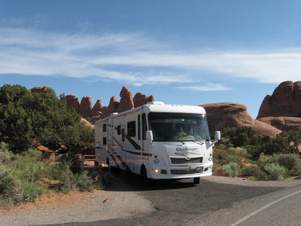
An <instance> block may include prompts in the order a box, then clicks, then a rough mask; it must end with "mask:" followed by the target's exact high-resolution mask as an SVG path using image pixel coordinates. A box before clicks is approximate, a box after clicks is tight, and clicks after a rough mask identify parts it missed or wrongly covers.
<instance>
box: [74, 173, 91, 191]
mask: <svg viewBox="0 0 301 226" xmlns="http://www.w3.org/2000/svg"><path fill="white" fill-rule="evenodd" d="M74 183H75V185H76V186H77V188H78V189H79V190H80V191H91V190H92V189H93V183H92V180H91V179H90V178H89V177H88V175H87V172H85V171H84V172H82V173H78V174H75V175H74Z"/></svg>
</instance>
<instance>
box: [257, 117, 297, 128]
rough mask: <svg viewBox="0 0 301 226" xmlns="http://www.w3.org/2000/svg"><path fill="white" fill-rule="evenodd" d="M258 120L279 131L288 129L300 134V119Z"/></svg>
mask: <svg viewBox="0 0 301 226" xmlns="http://www.w3.org/2000/svg"><path fill="white" fill-rule="evenodd" d="M259 120H260V121H262V122H265V123H267V124H270V125H272V126H274V127H276V128H278V129H281V130H285V129H287V128H289V129H294V130H298V131H300V132H301V117H286V116H284V117H262V118H259Z"/></svg>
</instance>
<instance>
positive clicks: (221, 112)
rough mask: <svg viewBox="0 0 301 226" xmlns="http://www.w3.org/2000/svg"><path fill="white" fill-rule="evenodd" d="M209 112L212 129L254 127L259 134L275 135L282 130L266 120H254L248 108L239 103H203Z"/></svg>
mask: <svg viewBox="0 0 301 226" xmlns="http://www.w3.org/2000/svg"><path fill="white" fill-rule="evenodd" d="M202 106H203V107H204V108H205V109H206V112H207V117H208V122H209V126H210V130H211V131H215V130H221V129H223V128H225V127H240V126H249V127H252V128H253V129H254V130H255V131H256V132H257V133H258V134H259V135H262V136H270V137H274V136H276V135H277V134H279V133H280V132H281V131H280V130H278V129H277V128H275V127H273V126H271V125H269V124H266V123H264V122H261V121H258V120H254V119H253V118H252V117H251V116H250V115H249V114H248V112H247V108H246V107H245V106H244V105H242V104H237V103H213V104H205V105H202Z"/></svg>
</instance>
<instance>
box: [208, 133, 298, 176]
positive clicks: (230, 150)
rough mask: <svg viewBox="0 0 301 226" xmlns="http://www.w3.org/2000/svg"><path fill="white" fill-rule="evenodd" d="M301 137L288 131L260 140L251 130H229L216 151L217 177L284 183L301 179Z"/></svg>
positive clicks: (215, 167)
mask: <svg viewBox="0 0 301 226" xmlns="http://www.w3.org/2000/svg"><path fill="white" fill-rule="evenodd" d="M300 144H301V134H300V133H299V132H297V131H284V132H282V133H281V134H279V135H278V136H277V137H276V138H269V137H260V136H257V135H256V133H255V132H254V131H253V130H252V128H249V127H241V128H226V129H225V130H224V131H223V139H222V141H221V142H220V144H219V145H217V146H216V147H215V150H214V174H215V175H224V176H231V177H236V176H241V177H247V178H249V179H252V180H283V179H285V178H288V177H299V176H301V158H300V157H301V156H300V151H301V150H300Z"/></svg>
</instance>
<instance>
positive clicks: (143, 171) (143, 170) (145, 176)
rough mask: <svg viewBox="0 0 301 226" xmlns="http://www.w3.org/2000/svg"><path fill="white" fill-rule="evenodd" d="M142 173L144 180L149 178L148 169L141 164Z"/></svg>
mask: <svg viewBox="0 0 301 226" xmlns="http://www.w3.org/2000/svg"><path fill="white" fill-rule="evenodd" d="M140 175H141V177H142V179H143V180H144V181H146V180H147V171H146V168H145V166H144V165H142V166H141V170H140Z"/></svg>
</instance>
